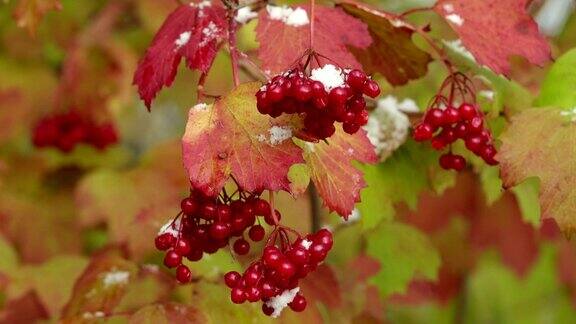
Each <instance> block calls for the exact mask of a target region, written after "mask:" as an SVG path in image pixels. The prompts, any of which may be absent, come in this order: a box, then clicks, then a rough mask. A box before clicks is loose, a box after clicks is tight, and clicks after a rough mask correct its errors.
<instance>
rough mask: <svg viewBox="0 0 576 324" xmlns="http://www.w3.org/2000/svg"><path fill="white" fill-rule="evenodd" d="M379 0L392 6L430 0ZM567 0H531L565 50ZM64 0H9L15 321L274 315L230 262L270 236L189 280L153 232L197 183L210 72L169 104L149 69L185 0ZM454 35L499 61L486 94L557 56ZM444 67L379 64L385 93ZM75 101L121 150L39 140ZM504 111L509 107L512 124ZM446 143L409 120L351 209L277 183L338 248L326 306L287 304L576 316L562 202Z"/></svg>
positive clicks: (10, 305)
mask: <svg viewBox="0 0 576 324" xmlns="http://www.w3.org/2000/svg"><path fill="white" fill-rule="evenodd" d="M370 2H371V4H373V5H375V6H378V7H380V8H384V9H387V10H390V11H393V12H402V11H404V10H407V9H410V8H413V7H417V6H427V5H431V4H432V3H433V1H414V0H402V1H401V0H388V1H370ZM569 2H570V1H564V0H548V1H544V0H542V1H534V3H533V5H532V7H531V13H533V15H534V17H536V19H537V21H538V22H539V24H540V26H541V28H542V31H543V32H545V33H546V34H547V36H548V37H550V40H551V43H552V47H553V53H554V56H556V57H557V56H559V55H561V54H562V53H565V52H567V51H568V50H569V49H571V48H573V47H574V46H576V15H575V14H574V11H573V8H574V6H572V7H570V6H566V3H569ZM52 3H54V1H50V0H40V1H38V0H36V1H35V0H20V1H17V0H5V1H3V2H1V3H0V224H2V225H1V227H0V309H1V310H0V322H2V323H32V322H56V321H58V320H62V321H64V322H93V321H98V322H114V323H116V322H118V323H122V322H127V321H132V322H134V323H142V322H146V321H148V322H151V323H161V322H163V321H168V322H182V321H184V319H187V320H189V321H191V322H194V321H196V322H206V321H208V322H212V323H229V322H232V321H236V322H238V323H261V322H262V323H264V322H270V321H273V320H272V319H269V318H267V317H265V316H264V315H262V314H261V312H260V310H259V306H250V305H241V306H237V305H233V304H232V303H230V302H229V297H228V289H227V288H226V287H225V286H224V285H223V284H222V282H221V276H222V274H223V273H224V272H226V271H228V270H232V269H240V268H241V267H242V265H243V264H244V263H245V262H246V261H247V260H249V259H250V258H251V257H254V256H256V254H255V253H256V252H255V251H257V250H258V248H253V249H252V251H251V253H250V255H248V256H247V257H245V258H240V259H238V258H236V257H234V256H232V255H231V254H230V253H229V252H228V251H220V252H219V253H217V254H215V255H212V256H210V257H208V258H205V259H204V260H203V261H202V262H200V263H197V264H192V265H190V267H191V268H192V271H193V274H194V281H193V283H192V284H190V285H185V286H179V285H177V284H176V283H175V282H174V280H173V274H171V273H170V272H169V271H167V270H165V269H164V268H163V267H161V266H160V265H161V258H162V255H161V254H160V253H158V252H156V251H155V249H154V245H153V240H154V237H155V235H156V233H157V231H158V229H159V228H160V226H161V225H163V224H164V223H165V222H166V221H168V220H169V219H170V218H172V217H173V216H175V215H176V214H177V212H178V210H179V202H180V199H182V197H184V196H185V195H186V194H187V192H188V191H189V183H188V180H187V176H186V173H185V170H184V168H183V166H182V156H181V150H180V138H181V136H182V134H183V132H184V126H185V123H186V116H187V111H188V109H189V107H191V106H192V105H194V103H195V102H196V101H195V100H196V98H195V95H196V91H195V89H196V83H197V81H198V75H197V73H195V72H192V71H188V70H185V68H184V67H183V66H182V67H181V69H182V70H181V71H180V73H179V74H178V77H177V79H176V82H175V83H174V85H173V86H172V87H171V88H170V89H167V90H164V91H162V92H161V94H160V96H159V98H158V99H157V100H156V101H155V104H154V109H153V112H152V113H149V112H147V110H146V108H145V106H144V105H143V103H142V102H141V101H140V100H139V98H138V96H137V92H136V89H135V88H134V87H133V86H132V76H133V73H134V70H135V68H136V64H137V62H138V59H139V58H140V57H141V55H142V54H143V52H144V50H145V49H146V47H147V46H148V45H149V43H150V41H151V39H152V37H153V35H154V34H155V32H156V31H157V29H158V28H159V26H160V25H161V24H162V22H163V21H164V19H165V17H166V16H167V15H168V14H169V13H170V12H171V11H172V10H173V9H174V8H175V7H176V5H177V4H176V1H174V0H118V1H116V0H109V1H105V0H61V5H62V8H61V10H59V11H52V10H49V11H48V12H47V13H46V15H45V16H43V17H39V16H37V14H38V13H39V11H37V10H41V9H42V6H44V5H45V6H50V5H51V4H52ZM563 6H564V7H563ZM559 8H564V10H560V9H559ZM35 10H36V11H35ZM479 14H487V13H479ZM39 18H42V19H39ZM411 19H413V20H414V21H415V22H417V23H426V22H430V23H431V26H432V33H433V34H434V35H435V36H437V37H442V38H446V39H451V38H454V35H453V34H451V32H450V31H449V28H448V27H447V26H446V25H445V24H444V23H442V22H441V21H440V20H439V19H438V18H437V17H435V16H434V14H431V13H421V14H416V15H414V16H413V17H411ZM255 25H256V21H252V22H251V23H249V24H247V25H246V26H243V27H242V29H241V32H240V36H239V37H240V46H241V49H242V50H243V51H246V52H247V53H250V54H254V51H255V49H257V47H258V43H257V42H256V41H255V34H254V28H255ZM417 41H418V40H417ZM450 55H451V58H453V59H454V60H455V61H456V62H458V65H459V67H460V68H461V69H463V70H465V71H471V72H473V73H475V74H479V75H481V76H482V77H484V78H486V79H489V80H492V81H494V80H497V82H494V84H495V85H496V88H495V89H489V88H485V89H483V90H485V91H488V92H484V93H485V94H486V95H485V96H484V97H482V98H480V100H481V103H482V105H483V106H484V107H485V109H488V110H489V109H490V107H494V106H498V105H505V106H506V108H507V109H512V110H516V109H523V108H526V107H525V106H526V105H529V104H530V102H531V100H532V96H534V95H536V94H537V93H538V89H539V86H540V83H541V82H542V79H543V77H544V75H546V73H547V71H548V69H549V66H547V67H544V68H537V67H533V66H530V65H529V64H527V63H526V62H525V61H524V60H521V59H518V58H513V59H512V61H513V72H512V79H513V80H514V81H507V80H505V79H503V78H500V77H498V76H495V75H494V74H492V73H491V72H490V71H488V70H486V69H483V68H481V67H478V66H477V65H476V64H475V63H474V62H473V61H470V60H468V59H467V58H466V57H465V56H464V55H462V54H461V53H460V52H458V51H457V50H454V51H451V52H450ZM241 77H242V79H243V80H244V81H249V80H251V78H250V75H249V74H244V73H243V74H242V76H241ZM445 77H446V74H445V71H443V70H442V67H441V66H440V65H439V64H438V63H437V62H434V63H431V65H430V66H429V72H428V74H427V75H426V76H425V77H424V78H422V79H420V80H416V81H412V82H410V83H409V84H408V85H406V86H403V87H399V88H392V87H391V86H390V85H388V84H386V81H385V80H384V79H378V80H379V81H380V83H381V85H382V88H383V96H388V95H393V96H395V97H396V98H398V99H406V98H410V99H412V100H414V101H415V102H416V103H417V104H418V106H419V107H420V108H421V109H424V108H425V106H426V103H427V102H428V100H429V98H430V97H431V96H433V95H434V94H435V92H436V91H437V89H438V87H439V85H440V84H441V82H442V80H443V79H444V78H445ZM231 87H232V79H231V71H230V62H229V59H228V56H227V54H226V53H225V51H222V52H221V53H220V54H219V55H218V57H217V59H216V61H215V64H214V66H213V68H212V70H211V72H210V74H209V76H208V79H207V82H206V92H207V93H210V94H224V93H226V92H227V91H229V90H230V89H231ZM575 91H576V89H575ZM490 92H492V94H490ZM494 93H496V98H499V99H494V96H493V95H494ZM503 93H506V94H508V95H507V96H506V97H505V98H503V97H502V94H503ZM70 110H75V111H78V112H79V114H80V115H82V116H85V118H89V119H90V120H93V121H95V122H97V123H111V124H112V125H114V127H115V129H116V130H117V133H118V139H119V141H118V143H117V144H114V145H111V146H109V147H107V148H106V149H104V150H100V149H96V148H94V147H93V146H90V145H79V146H77V147H76V148H75V149H74V150H72V151H71V152H62V151H60V150H57V149H54V148H43V149H38V148H36V147H35V146H34V145H33V142H32V137H33V131H34V129H35V127H36V125H37V124H38V122H39V121H40V120H42V119H43V118H46V117H48V116H53V115H56V114H61V113H65V112H68V111H70ZM503 118H504V117H499V118H496V119H494V120H493V121H492V124H491V126H492V129H493V130H494V132H495V133H496V134H499V133H500V132H501V131H502V130H503V128H504V120H503ZM567 149H568V148H567ZM434 154H435V153H433V152H432V150H431V149H430V148H427V147H424V146H422V145H419V144H416V143H413V142H411V141H410V140H408V141H407V142H406V143H405V144H404V145H403V146H402V147H401V148H399V149H398V150H397V151H396V152H394V153H393V154H392V156H391V157H389V158H388V159H386V160H385V161H384V162H382V163H380V164H378V165H376V166H369V167H368V166H360V167H361V168H362V169H363V171H364V172H365V174H366V180H367V182H368V185H369V187H368V188H367V189H366V190H364V192H363V193H362V203H360V204H359V205H358V209H357V212H356V213H355V217H352V218H351V220H349V221H347V222H344V221H342V220H341V219H340V218H339V217H338V216H336V215H329V214H327V213H326V212H324V211H320V213H318V212H315V211H318V207H319V206H318V201H317V200H316V199H314V192H311V193H306V194H304V195H302V196H301V197H299V198H298V199H296V200H294V199H293V198H292V197H290V196H288V195H283V194H281V195H280V197H279V200H280V201H279V202H278V209H280V210H281V211H282V213H283V222H285V223H286V224H288V225H290V226H292V227H294V228H296V229H298V230H301V231H304V232H306V231H310V230H311V229H313V228H314V227H319V226H327V227H329V228H331V229H332V230H333V231H334V235H335V246H334V249H333V250H332V252H331V254H330V256H329V259H328V261H327V262H326V264H325V265H323V266H322V267H320V268H319V270H318V271H317V272H316V273H315V274H314V275H311V276H310V277H309V278H308V279H307V280H306V281H305V282H304V283H303V287H302V289H303V290H304V292H305V293H306V295H307V297H308V299H309V306H310V307H309V308H308V309H307V311H306V312H304V313H301V314H295V313H292V312H290V311H286V312H285V313H284V314H283V316H282V317H281V318H280V321H282V322H286V323H297V322H301V323H320V322H326V323H351V322H352V323H382V322H391V323H573V322H574V321H575V318H576V247H575V245H574V243H573V242H570V241H568V240H566V239H565V237H564V236H563V235H562V234H561V233H560V231H559V229H558V227H557V225H556V224H555V222H554V221H553V220H545V221H541V220H540V209H539V206H538V202H537V201H538V200H537V196H538V180H537V179H529V180H528V181H526V182H525V183H523V184H521V185H520V186H518V187H515V188H513V189H511V190H507V191H504V190H503V189H502V186H501V181H500V180H499V178H498V168H497V167H486V166H482V165H481V164H479V163H478V164H474V166H473V167H472V168H471V169H469V170H468V171H466V172H462V173H460V174H456V173H453V172H446V171H441V170H440V169H439V168H438V167H437V165H436V158H437V156H435V155H434ZM575 212H576V211H575Z"/></svg>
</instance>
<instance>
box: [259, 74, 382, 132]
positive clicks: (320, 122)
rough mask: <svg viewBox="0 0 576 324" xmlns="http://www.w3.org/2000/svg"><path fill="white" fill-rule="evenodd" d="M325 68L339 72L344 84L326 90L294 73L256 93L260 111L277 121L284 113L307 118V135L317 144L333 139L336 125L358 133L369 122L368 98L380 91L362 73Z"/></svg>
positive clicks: (308, 77) (308, 78)
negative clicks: (329, 138)
mask: <svg viewBox="0 0 576 324" xmlns="http://www.w3.org/2000/svg"><path fill="white" fill-rule="evenodd" d="M324 67H325V68H326V67H328V68H330V69H332V70H333V71H337V72H336V76H335V77H336V78H337V79H339V80H340V81H342V82H336V84H338V85H337V86H325V84H324V83H322V82H321V81H318V80H314V79H313V77H310V76H308V75H306V74H305V73H304V72H303V71H302V70H301V69H293V70H290V71H288V72H285V73H283V74H281V75H277V76H275V77H274V78H272V79H271V80H270V81H269V82H268V83H266V84H265V85H264V86H263V87H262V88H261V89H260V90H259V91H258V92H257V93H256V98H257V107H258V111H259V112H260V113H261V114H265V115H270V116H272V117H274V118H275V117H278V116H280V115H282V114H283V113H284V114H303V115H304V127H305V129H304V132H305V133H306V134H307V135H308V136H310V137H311V138H313V139H316V140H322V139H326V138H328V137H330V136H332V135H333V134H334V132H335V131H336V128H335V126H334V122H335V121H337V122H341V123H342V127H343V129H344V131H345V132H346V133H348V134H354V133H356V132H357V131H358V130H359V129H360V127H362V126H364V125H366V123H367V122H368V111H367V110H366V101H365V99H364V95H366V96H368V97H372V98H375V97H377V96H378V95H379V94H380V87H379V86H378V83H376V82H375V81H373V80H372V79H370V78H369V77H368V76H366V74H365V73H364V72H362V71H360V70H351V71H341V70H340V69H338V68H335V67H334V66H332V65H325V66H324ZM313 72H314V71H313ZM337 81H338V80H337ZM331 83H333V82H331Z"/></svg>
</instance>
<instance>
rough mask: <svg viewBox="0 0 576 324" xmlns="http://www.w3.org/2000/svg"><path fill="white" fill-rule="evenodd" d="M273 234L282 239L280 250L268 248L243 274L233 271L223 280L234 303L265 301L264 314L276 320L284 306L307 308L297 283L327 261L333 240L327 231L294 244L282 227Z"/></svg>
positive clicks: (298, 240)
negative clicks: (229, 290)
mask: <svg viewBox="0 0 576 324" xmlns="http://www.w3.org/2000/svg"><path fill="white" fill-rule="evenodd" d="M274 234H277V236H280V237H282V239H283V240H282V242H281V245H280V247H277V246H274V245H269V246H267V247H266V248H264V251H263V254H262V257H261V258H260V259H259V260H258V261H256V262H254V263H252V264H251V265H250V266H249V267H248V268H247V269H246V271H245V272H244V274H243V275H241V274H240V273H238V272H236V271H230V272H228V273H226V275H225V276H224V281H225V283H226V285H227V286H228V287H229V288H230V289H231V293H230V298H231V300H232V302H233V303H236V304H241V303H244V302H245V301H248V302H258V301H262V302H263V304H262V312H263V313H264V314H266V315H268V316H274V317H276V316H278V315H279V313H280V311H281V310H282V308H284V307H285V306H289V307H290V308H291V309H292V310H293V311H296V312H301V311H303V310H304V309H305V308H306V304H307V303H306V298H304V296H303V295H302V294H300V293H299V288H298V281H299V280H300V279H302V278H304V277H306V276H307V275H308V273H310V272H312V271H314V270H315V269H316V267H317V266H318V265H319V264H320V263H321V262H322V261H324V259H325V258H326V255H327V254H328V251H330V249H331V248H332V244H333V239H332V233H331V232H330V231H329V230H327V229H321V230H319V231H318V232H316V233H315V234H310V235H308V236H306V237H305V238H304V239H302V238H298V239H296V240H295V241H294V242H293V243H291V244H290V242H289V241H288V236H287V234H286V232H285V230H284V229H283V228H278V231H275V232H273V234H272V236H271V238H275V236H274ZM287 295H288V296H287Z"/></svg>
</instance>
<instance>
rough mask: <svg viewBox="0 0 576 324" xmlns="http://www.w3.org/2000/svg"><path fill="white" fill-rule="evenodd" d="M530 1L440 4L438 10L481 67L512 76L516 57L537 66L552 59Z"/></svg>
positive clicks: (482, 0)
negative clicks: (530, 7)
mask: <svg viewBox="0 0 576 324" xmlns="http://www.w3.org/2000/svg"><path fill="white" fill-rule="evenodd" d="M528 3H529V0H440V1H438V2H437V3H436V5H435V7H434V9H435V10H436V12H438V14H440V15H441V16H442V17H444V18H445V19H446V21H447V22H448V23H449V24H450V26H451V27H452V28H453V29H454V31H456V33H457V34H458V35H459V36H460V39H462V43H463V44H464V46H465V47H466V48H467V49H468V50H469V51H470V52H472V54H474V57H476V59H477V60H478V62H479V63H480V64H484V65H486V66H488V67H489V68H491V69H492V70H493V71H494V72H496V73H501V74H508V73H509V72H510V63H509V61H508V59H509V58H510V56H512V55H520V56H523V57H525V58H526V59H528V61H530V62H531V63H533V64H537V65H543V64H544V63H546V62H548V61H549V60H550V59H551V54H550V46H549V44H548V42H547V40H546V39H545V38H544V36H542V35H540V33H539V31H538V25H537V24H536V22H535V21H534V20H533V19H532V17H530V15H529V14H528V12H527V10H526V7H527V6H528Z"/></svg>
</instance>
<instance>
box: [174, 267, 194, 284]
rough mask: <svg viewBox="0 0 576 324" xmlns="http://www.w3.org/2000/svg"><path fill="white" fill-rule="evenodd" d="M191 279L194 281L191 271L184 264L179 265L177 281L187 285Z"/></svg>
mask: <svg viewBox="0 0 576 324" xmlns="http://www.w3.org/2000/svg"><path fill="white" fill-rule="evenodd" d="M190 279H192V273H191V272H190V269H189V268H188V267H187V266H185V265H183V264H181V265H179V266H178V268H176V280H178V282H180V283H182V284H185V283H189V282H190Z"/></svg>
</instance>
